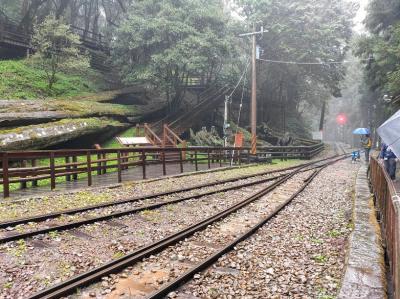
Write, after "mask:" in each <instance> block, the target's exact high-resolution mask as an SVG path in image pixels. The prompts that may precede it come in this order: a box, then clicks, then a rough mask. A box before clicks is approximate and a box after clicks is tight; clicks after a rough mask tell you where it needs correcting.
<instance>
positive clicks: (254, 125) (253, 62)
mask: <svg viewBox="0 0 400 299" xmlns="http://www.w3.org/2000/svg"><path fill="white" fill-rule="evenodd" d="M264 32H268V30H265V31H264V28H263V26H261V30H260V31H258V32H256V25H255V24H253V32H250V33H244V34H240V35H239V36H241V37H243V36H251V37H252V55H251V112H250V119H251V152H250V153H251V154H252V155H256V154H257V64H256V62H257V42H256V36H257V35H262V34H263V33H264Z"/></svg>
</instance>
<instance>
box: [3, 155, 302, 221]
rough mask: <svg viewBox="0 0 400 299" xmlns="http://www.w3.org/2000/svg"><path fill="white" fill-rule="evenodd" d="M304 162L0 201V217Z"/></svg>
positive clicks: (46, 210) (33, 213) (172, 187)
mask: <svg viewBox="0 0 400 299" xmlns="http://www.w3.org/2000/svg"><path fill="white" fill-rule="evenodd" d="M304 162H305V161H287V162H283V163H279V164H274V165H256V166H249V167H242V168H233V169H229V170H218V171H212V172H206V173H198V174H195V175H188V176H182V177H169V178H164V179H160V180H154V181H152V180H150V181H132V182H126V183H123V184H122V185H121V186H119V187H115V188H107V187H97V188H87V189H83V190H79V191H76V192H72V193H71V192H65V193H57V194H53V195H52V194H46V195H44V196H35V197H33V198H31V199H26V200H16V201H10V200H2V201H0V219H1V221H6V220H10V219H15V218H20V217H21V216H22V215H23V216H24V217H28V216H34V215H40V214H45V213H51V212H55V211H62V210H66V209H72V208H78V207H84V206H88V205H93V204H99V203H103V202H108V201H117V200H122V199H126V198H131V197H139V196H145V195H151V194H155V193H160V192H166V191H173V190H178V189H180V188H182V187H191V186H196V185H199V184H205V183H208V182H215V181H218V180H226V179H230V178H240V177H243V176H246V175H252V174H258V173H262V172H265V171H269V170H276V169H280V168H284V167H290V166H293V165H295V164H299V163H304Z"/></svg>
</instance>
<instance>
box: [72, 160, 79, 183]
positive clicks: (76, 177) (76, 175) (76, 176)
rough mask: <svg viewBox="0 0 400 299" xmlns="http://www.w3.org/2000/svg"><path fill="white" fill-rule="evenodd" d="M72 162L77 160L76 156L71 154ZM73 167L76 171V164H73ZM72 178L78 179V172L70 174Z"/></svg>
mask: <svg viewBox="0 0 400 299" xmlns="http://www.w3.org/2000/svg"><path fill="white" fill-rule="evenodd" d="M72 162H73V163H77V162H78V157H77V156H72ZM73 169H74V171H77V170H78V166H77V165H74V167H73ZM72 178H73V179H74V181H76V180H77V179H78V174H77V173H74V174H73V175H72Z"/></svg>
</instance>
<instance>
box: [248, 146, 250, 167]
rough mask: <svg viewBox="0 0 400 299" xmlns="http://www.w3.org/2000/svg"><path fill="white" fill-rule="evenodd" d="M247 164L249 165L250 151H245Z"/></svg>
mask: <svg viewBox="0 0 400 299" xmlns="http://www.w3.org/2000/svg"><path fill="white" fill-rule="evenodd" d="M247 164H250V150H249V149H248V150H247Z"/></svg>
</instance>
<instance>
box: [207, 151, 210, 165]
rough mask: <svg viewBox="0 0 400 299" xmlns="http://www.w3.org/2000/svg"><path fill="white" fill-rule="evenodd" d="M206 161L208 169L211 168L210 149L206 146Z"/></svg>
mask: <svg viewBox="0 0 400 299" xmlns="http://www.w3.org/2000/svg"><path fill="white" fill-rule="evenodd" d="M207 163H208V169H210V168H211V162H210V149H209V148H207Z"/></svg>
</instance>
